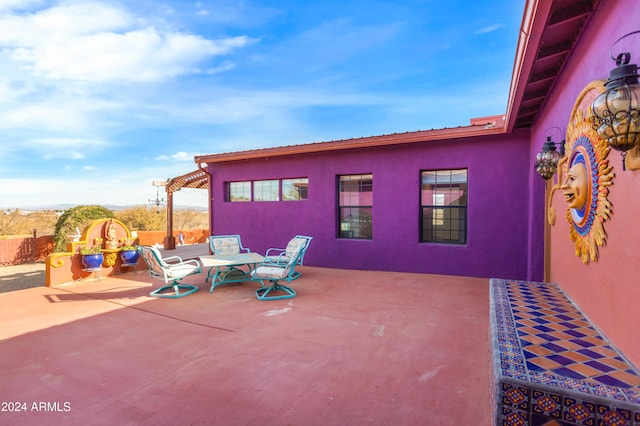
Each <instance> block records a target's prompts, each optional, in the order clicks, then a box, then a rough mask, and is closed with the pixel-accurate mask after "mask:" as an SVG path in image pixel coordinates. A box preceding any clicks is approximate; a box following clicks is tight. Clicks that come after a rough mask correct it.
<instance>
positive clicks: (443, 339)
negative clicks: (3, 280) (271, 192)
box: [0, 266, 492, 425]
mask: <svg viewBox="0 0 640 426" xmlns="http://www.w3.org/2000/svg"><path fill="white" fill-rule="evenodd" d="M300 269H301V271H302V272H303V276H302V277H301V278H300V279H299V280H297V281H295V282H294V283H293V287H294V288H295V289H296V291H297V292H298V296H297V297H295V298H294V299H289V300H282V301H271V302H263V301H258V300H256V298H255V296H254V290H255V289H256V288H257V285H256V284H255V283H250V282H247V283H243V284H236V285H229V286H226V287H219V288H217V289H216V290H215V291H214V293H213V294H211V293H209V291H208V290H209V287H208V285H206V284H205V283H204V275H199V276H192V277H189V278H188V279H187V280H186V282H189V283H197V284H198V285H199V286H200V291H198V292H196V293H195V294H192V295H190V296H187V297H185V298H182V299H156V298H151V297H148V295H149V291H150V290H151V287H152V284H151V280H150V278H149V276H148V274H147V273H146V272H145V273H142V272H141V273H138V275H134V274H125V275H121V276H117V277H110V278H105V279H102V280H101V281H100V282H96V281H93V282H78V283H73V284H68V285H65V286H61V287H58V288H47V287H37V288H31V289H26V290H20V291H14V292H9V293H3V294H0V305H1V306H2V328H1V330H0V339H1V340H0V401H2V407H1V408H2V411H0V424H3V425H30V424H62V423H64V424H67V425H81V424H82V425H84V424H104V425H125V424H150V425H187V424H192V425H209V424H212V425H213V424H215V425H253V424H260V425H285V424H286V425H360V424H373V425H423V424H426V425H463V424H465V425H466V424H474V425H486V424H490V423H491V412H492V409H491V406H490V398H489V392H490V385H489V377H490V374H491V372H490V361H489V354H490V343H489V291H488V286H489V281H488V280H487V279H478V278H463V277H451V276H438V275H423V274H407V273H392V272H384V273H381V272H370V271H346V270H339V269H329V268H316V267H308V266H306V267H301V268H300ZM153 286H154V287H157V286H158V281H156V282H154V283H153ZM16 403H17V404H16ZM16 408H18V409H20V410H22V411H16Z"/></svg>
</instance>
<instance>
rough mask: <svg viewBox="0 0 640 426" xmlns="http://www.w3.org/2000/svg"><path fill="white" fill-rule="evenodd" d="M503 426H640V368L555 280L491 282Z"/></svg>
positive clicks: (498, 412)
mask: <svg viewBox="0 0 640 426" xmlns="http://www.w3.org/2000/svg"><path fill="white" fill-rule="evenodd" d="M490 300H491V342H492V368H493V381H494V382H493V386H492V391H491V392H492V393H491V398H492V403H493V406H494V407H495V422H496V424H499V425H531V426H534V425H616V426H618V425H620V426H621V425H628V426H640V373H639V372H638V370H637V369H636V368H635V367H634V366H633V365H632V364H631V363H630V362H629V361H627V360H626V358H625V357H624V356H623V355H622V354H621V353H620V352H619V351H618V350H617V349H616V348H614V347H613V346H612V345H611V344H610V343H609V342H608V340H607V339H606V337H605V336H604V335H603V334H602V333H600V332H599V331H598V329H597V328H596V327H595V326H594V325H593V324H591V322H590V321H589V320H588V319H587V318H586V317H585V316H584V314H583V313H582V312H581V311H580V309H579V308H578V307H577V306H576V305H575V304H574V303H573V302H572V301H571V300H570V299H569V298H568V297H567V295H565V294H564V292H563V291H562V290H561V289H560V288H559V287H558V285H557V284H549V283H539V282H530V281H519V280H504V279H491V281H490Z"/></svg>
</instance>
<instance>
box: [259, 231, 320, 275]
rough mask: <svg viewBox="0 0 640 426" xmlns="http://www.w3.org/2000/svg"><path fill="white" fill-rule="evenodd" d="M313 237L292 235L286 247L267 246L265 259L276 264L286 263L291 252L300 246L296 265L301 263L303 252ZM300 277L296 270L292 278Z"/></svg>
mask: <svg viewBox="0 0 640 426" xmlns="http://www.w3.org/2000/svg"><path fill="white" fill-rule="evenodd" d="M312 239H313V237H307V236H305V235H296V236H295V237H293V238H292V239H291V240H290V241H289V243H288V244H287V247H285V248H269V249H267V252H266V253H265V256H264V257H265V261H267V262H270V263H275V264H278V265H286V264H287V263H289V260H290V259H291V257H292V255H293V253H294V252H295V251H296V250H297V249H298V248H300V249H301V251H302V252H301V255H300V257H299V259H298V263H297V264H298V265H302V264H303V262H304V254H305V253H306V251H307V248H308V247H309V244H310V243H311V240H312ZM298 277H300V272H296V274H295V277H294V278H293V279H294V280H295V279H296V278H298Z"/></svg>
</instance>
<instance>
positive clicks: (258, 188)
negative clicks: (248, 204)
mask: <svg viewBox="0 0 640 426" xmlns="http://www.w3.org/2000/svg"><path fill="white" fill-rule="evenodd" d="M279 193H280V181H279V180H257V181H255V182H253V201H278V199H279V198H278V195H279Z"/></svg>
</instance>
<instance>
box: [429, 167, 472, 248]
mask: <svg viewBox="0 0 640 426" xmlns="http://www.w3.org/2000/svg"><path fill="white" fill-rule="evenodd" d="M420 177H421V179H420V182H421V190H420V223H421V234H420V241H422V242H431V243H451V244H455V243H458V244H463V243H466V242H467V170H466V169H458V170H436V171H424V172H422V173H421V176H420Z"/></svg>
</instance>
